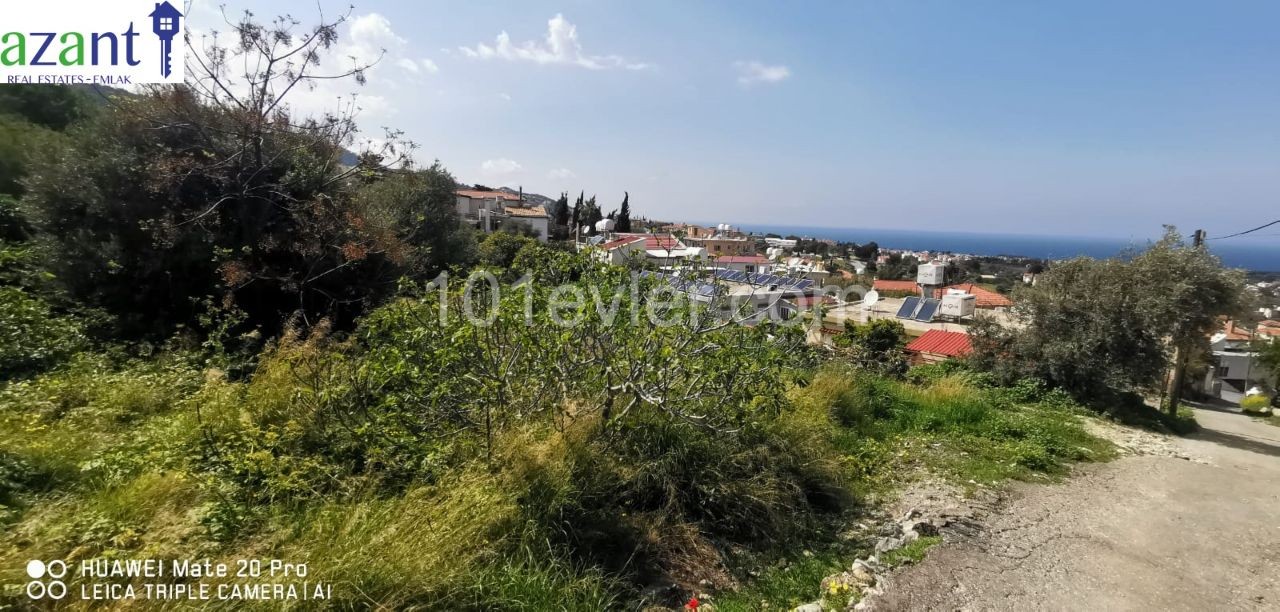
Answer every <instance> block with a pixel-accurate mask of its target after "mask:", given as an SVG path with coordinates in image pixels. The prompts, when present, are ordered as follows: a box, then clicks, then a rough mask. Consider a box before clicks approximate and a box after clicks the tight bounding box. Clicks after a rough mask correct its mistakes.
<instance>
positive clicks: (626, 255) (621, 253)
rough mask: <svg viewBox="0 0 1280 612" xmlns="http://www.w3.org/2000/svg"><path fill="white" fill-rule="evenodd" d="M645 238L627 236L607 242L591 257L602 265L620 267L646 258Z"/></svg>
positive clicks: (593, 251) (593, 252) (592, 253)
mask: <svg viewBox="0 0 1280 612" xmlns="http://www.w3.org/2000/svg"><path fill="white" fill-rule="evenodd" d="M644 243H645V240H644V237H643V236H627V237H624V238H616V239H614V240H606V241H603V242H601V243H600V245H599V246H598V247H596V248H594V249H593V250H592V251H591V256H592V258H594V259H595V260H596V261H598V262H600V263H607V264H612V265H615V266H620V265H623V264H625V263H627V262H628V261H636V260H639V259H643V258H644V257H646V254H645V248H644Z"/></svg>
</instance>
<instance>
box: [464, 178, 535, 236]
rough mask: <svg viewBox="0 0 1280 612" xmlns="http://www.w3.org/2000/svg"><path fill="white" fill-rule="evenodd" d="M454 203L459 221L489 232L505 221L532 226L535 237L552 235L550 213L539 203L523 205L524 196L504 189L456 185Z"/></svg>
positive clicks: (495, 229)
mask: <svg viewBox="0 0 1280 612" xmlns="http://www.w3.org/2000/svg"><path fill="white" fill-rule="evenodd" d="M454 197H455V204H454V205H455V207H456V210H457V212H458V216H459V217H461V218H462V221H463V222H465V223H467V224H469V225H471V226H472V227H475V228H476V229H479V230H480V231H482V232H484V233H486V234H489V233H493V232H495V231H497V230H498V228H500V227H502V226H503V224H505V223H519V224H522V225H526V226H528V227H530V228H531V229H533V231H534V232H535V233H537V235H538V240H541V241H543V242H546V241H547V239H548V238H549V237H550V236H551V215H549V214H547V211H546V209H545V208H543V207H541V206H525V202H524V198H523V197H522V196H520V195H517V194H514V193H507V192H505V191H484V190H480V189H459V190H457V191H455V192H454Z"/></svg>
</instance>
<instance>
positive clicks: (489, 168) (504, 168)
mask: <svg viewBox="0 0 1280 612" xmlns="http://www.w3.org/2000/svg"><path fill="white" fill-rule="evenodd" d="M521 170H524V166H521V165H520V163H519V162H517V161H515V160H511V159H507V158H505V157H499V158H497V159H486V160H484V163H482V164H480V171H481V172H484V173H485V174H489V175H493V176H500V175H504V174H515V173H516V172H519V171H521Z"/></svg>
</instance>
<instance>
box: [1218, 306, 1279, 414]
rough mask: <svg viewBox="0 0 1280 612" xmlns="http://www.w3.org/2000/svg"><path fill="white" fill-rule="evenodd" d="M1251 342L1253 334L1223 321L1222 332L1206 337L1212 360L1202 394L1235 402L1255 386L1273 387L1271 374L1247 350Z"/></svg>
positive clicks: (1256, 355) (1255, 356)
mask: <svg viewBox="0 0 1280 612" xmlns="http://www.w3.org/2000/svg"><path fill="white" fill-rule="evenodd" d="M1262 336H1264V337H1265V336H1266V334H1262ZM1254 338H1255V333H1254V332H1253V331H1251V330H1248V329H1245V328H1242V327H1239V326H1237V325H1236V323H1235V321H1227V324H1226V326H1225V327H1224V328H1223V329H1222V331H1220V332H1218V333H1216V334H1213V335H1212V336H1210V337H1209V350H1210V355H1211V357H1212V358H1211V360H1210V365H1209V369H1208V371H1207V372H1206V373H1205V377H1204V380H1203V381H1202V382H1201V390H1202V391H1203V392H1204V393H1206V394H1207V395H1210V396H1213V397H1217V398H1220V399H1223V400H1225V401H1228V402H1239V401H1240V400H1241V399H1243V398H1244V396H1245V394H1246V393H1247V392H1248V391H1249V389H1250V388H1252V387H1254V386H1256V385H1258V384H1259V383H1263V384H1266V385H1268V386H1272V387H1274V383H1275V381H1274V380H1272V378H1273V377H1272V375H1271V372H1270V371H1268V369H1267V368H1266V367H1265V366H1263V365H1262V364H1261V363H1260V362H1259V361H1258V353H1256V352H1254V351H1253V350H1251V348H1252V347H1251V343H1252V341H1253V339H1254Z"/></svg>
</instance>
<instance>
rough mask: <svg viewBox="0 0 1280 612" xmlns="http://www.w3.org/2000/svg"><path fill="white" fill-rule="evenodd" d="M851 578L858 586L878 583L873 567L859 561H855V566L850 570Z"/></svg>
mask: <svg viewBox="0 0 1280 612" xmlns="http://www.w3.org/2000/svg"><path fill="white" fill-rule="evenodd" d="M848 574H849V578H850V579H851V580H852V581H853V583H854V584H856V585H858V586H862V587H865V586H871V585H873V584H875V583H876V575H875V572H872V571H871V568H869V567H867V566H866V565H863V564H862V563H859V562H856V561H855V562H854V563H853V567H852V568H850V569H849V571H848Z"/></svg>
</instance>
